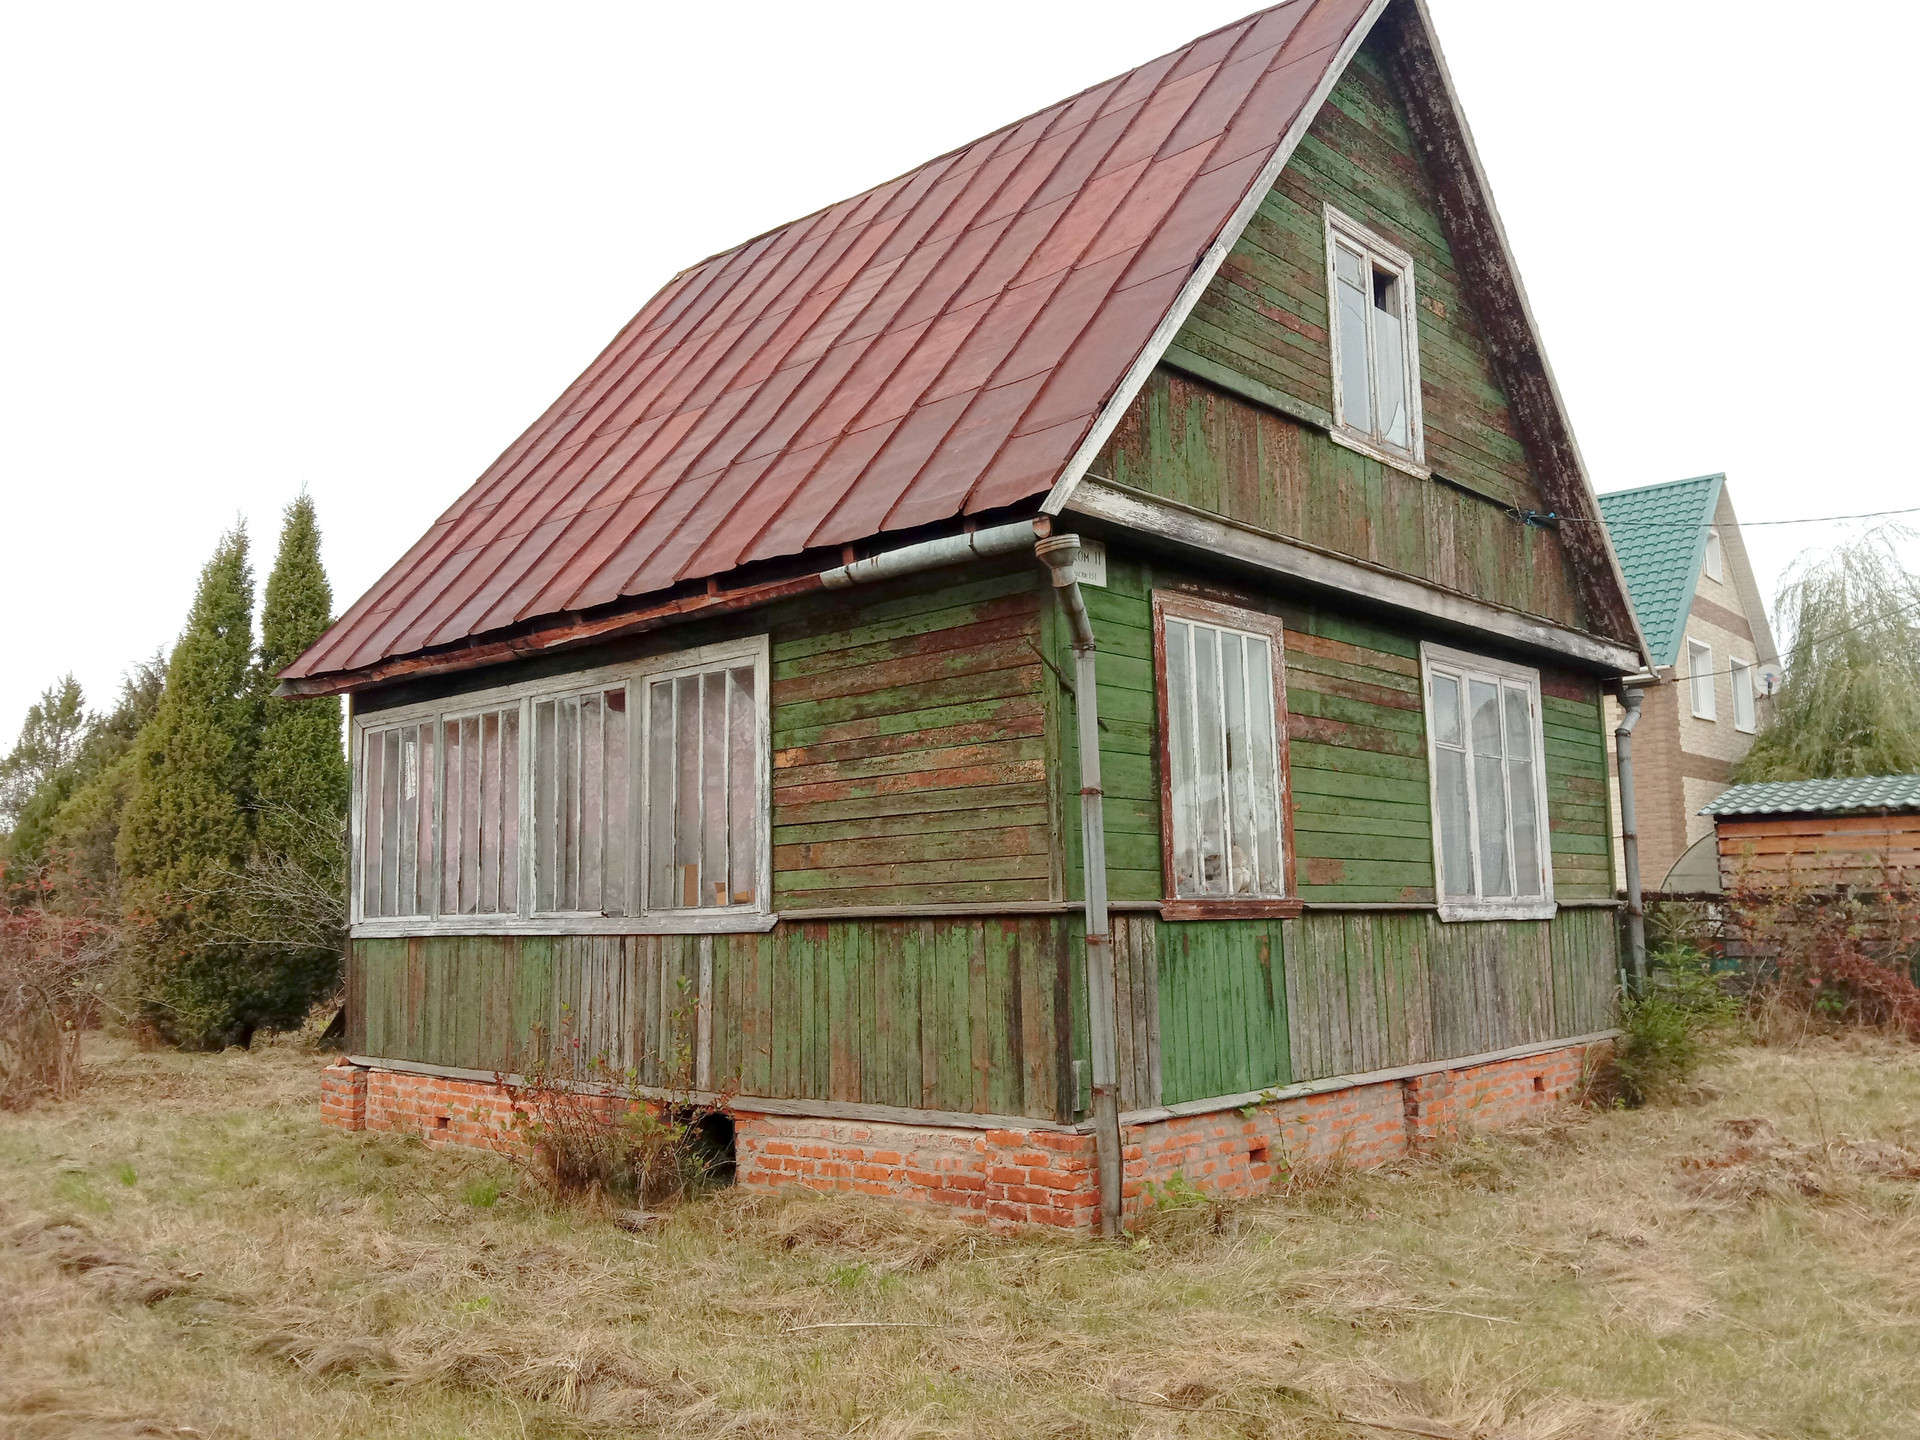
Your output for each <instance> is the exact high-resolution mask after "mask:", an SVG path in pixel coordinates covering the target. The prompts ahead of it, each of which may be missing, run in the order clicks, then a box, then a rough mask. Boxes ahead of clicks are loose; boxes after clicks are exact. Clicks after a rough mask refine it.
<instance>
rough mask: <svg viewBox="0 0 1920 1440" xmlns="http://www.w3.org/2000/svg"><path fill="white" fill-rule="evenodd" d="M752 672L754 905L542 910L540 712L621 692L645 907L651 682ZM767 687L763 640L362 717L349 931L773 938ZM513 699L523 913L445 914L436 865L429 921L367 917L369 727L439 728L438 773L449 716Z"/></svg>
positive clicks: (634, 861) (636, 894) (442, 797)
mask: <svg viewBox="0 0 1920 1440" xmlns="http://www.w3.org/2000/svg"><path fill="white" fill-rule="evenodd" d="M742 663H748V664H751V665H752V666H753V683H754V696H755V703H756V706H757V708H758V712H759V713H758V716H757V722H756V726H755V729H756V737H755V746H754V749H755V757H756V765H755V769H756V773H755V776H754V789H755V815H756V819H757V822H758V827H759V833H758V834H757V835H756V836H755V842H754V843H755V849H756V850H757V852H758V857H759V858H758V862H757V863H758V871H759V874H760V876H761V877H762V878H761V883H760V885H759V887H758V891H759V893H758V898H757V899H756V901H755V903H753V904H751V905H727V906H710V907H704V908H701V909H693V910H687V909H671V908H665V907H651V908H647V909H644V910H639V911H637V912H636V913H634V914H629V915H589V914H582V913H579V912H571V913H569V912H560V911H550V912H544V913H543V912H539V911H536V910H535V909H534V908H533V907H534V900H535V890H534V882H535V876H534V871H533V866H534V846H533V837H534V835H535V833H536V826H535V821H534V813H533V812H534V805H533V785H534V765H533V758H532V746H533V735H534V720H533V707H534V705H535V704H536V703H537V702H538V701H541V700H549V699H557V698H561V697H565V696H570V695H577V694H580V693H582V692H584V691H591V690H594V689H612V688H614V687H615V686H618V685H622V684H624V685H626V687H627V695H628V703H627V709H626V715H627V724H628V726H629V730H628V741H627V771H628V786H629V790H628V795H629V799H628V809H627V815H628V824H629V825H630V826H631V827H632V834H631V835H630V837H629V839H628V844H627V870H628V874H627V891H626V893H627V894H628V895H629V896H630V897H633V898H632V899H631V900H630V901H629V903H630V904H636V903H644V900H645V895H646V891H645V888H644V885H643V881H644V879H645V876H646V873H647V872H646V869H645V866H646V861H647V853H646V847H647V844H648V841H649V838H650V827H649V826H648V825H647V823H646V819H647V816H646V790H645V786H646V775H647V773H648V772H647V768H646V767H647V765H648V760H649V757H648V754H647V749H646V746H647V736H646V733H645V725H644V719H645V715H646V709H647V702H646V694H647V689H646V687H647V685H648V684H649V683H650V682H651V681H654V680H658V679H662V678H665V677H667V676H670V675H677V674H684V673H687V672H690V671H701V670H712V669H717V668H720V667H722V666H732V667H738V666H740V665H741V664H742ZM771 679H772V663H771V647H770V645H769V640H768V637H767V636H765V635H756V636H751V637H748V638H746V639H741V640H729V641H723V642H721V643H718V644H713V645H701V646H698V647H695V648H693V649H689V650H675V651H672V652H670V653H667V654H663V655H653V656H648V657H647V658H645V659H642V660H634V661H629V662H627V663H624V664H620V665H608V666H601V667H599V668H597V669H593V670H583V671H573V672H571V673H569V674H565V675H554V676H550V677H547V678H545V679H540V680H528V681H523V682H521V683H519V684H515V685H503V686H498V687H495V688H493V689H489V690H480V691H472V692H468V693H465V694H459V695H449V696H447V697H446V698H445V699H444V700H436V701H431V702H426V703H422V704H417V705H403V706H395V707H394V708H392V709H386V710H372V711H367V712H365V713H358V712H356V713H355V715H354V716H353V723H352V724H351V726H350V727H349V729H348V733H347V744H348V754H347V763H348V765H349V767H350V770H351V774H352V777H353V786H352V799H351V804H350V810H349V817H348V818H349V827H348V830H349V840H348V843H349V846H350V849H349V852H348V860H349V866H348V868H349V874H350V879H349V885H350V888H351V895H350V909H349V912H348V918H349V922H350V925H349V932H348V933H349V934H351V935H352V936H353V937H355V938H356V939H358V938H368V939H372V938H375V937H381V936H405V935H436V934H444V935H663V934H664V935H673V934H709V935H711V934H742V933H754V932H760V931H766V930H771V929H772V928H773V926H774V924H775V923H776V920H777V918H778V917H776V916H775V914H774V913H773V814H772V799H773V732H772V703H771V698H770V694H769V682H770V681H771ZM515 703H517V704H518V705H519V707H520V741H521V752H520V753H521V759H520V773H519V784H520V837H521V838H520V869H519V875H520V897H519V898H520V908H519V912H518V913H517V914H511V915H443V914H441V913H439V905H440V897H441V877H440V866H439V863H438V861H437V860H436V862H435V865H434V871H433V875H432V878H431V882H430V889H431V894H432V900H431V904H430V906H429V908H428V913H426V914H424V915H394V916H377V917H373V918H368V917H367V916H365V915H364V914H363V913H362V899H363V896H362V892H361V885H360V881H361V873H362V867H363V865H364V864H365V858H366V857H365V855H364V854H363V849H364V846H365V841H366V835H365V830H366V810H365V805H366V797H365V795H364V793H363V791H364V766H363V764H362V751H363V749H364V745H365V736H366V735H367V733H368V732H369V731H381V730H389V729H392V728H394V727H395V726H401V725H408V724H412V725H420V724H425V723H429V722H431V723H432V724H434V725H435V726H436V729H435V745H434V765H435V766H436V768H439V767H442V766H443V765H444V740H443V738H442V735H443V732H442V730H441V729H440V728H438V727H440V726H442V725H443V724H444V722H445V721H446V720H449V719H453V718H457V717H459V716H463V715H470V714H472V713H474V712H476V711H483V710H490V709H491V710H498V709H503V708H506V707H507V706H509V705H512V704H515ZM433 803H434V812H435V813H434V821H433V834H434V837H435V849H436V851H438V850H439V848H440V845H439V837H440V834H441V825H442V810H443V807H444V805H445V803H446V791H445V780H444V776H441V777H439V779H438V781H437V783H436V784H435V787H434V802H433Z"/></svg>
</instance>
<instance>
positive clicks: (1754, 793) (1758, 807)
mask: <svg viewBox="0 0 1920 1440" xmlns="http://www.w3.org/2000/svg"><path fill="white" fill-rule="evenodd" d="M1706 813H1707V819H1708V823H1709V824H1711V825H1713V826H1714V827H1715V832H1716V838H1717V842H1718V843H1717V845H1716V850H1717V854H1718V859H1719V869H1720V887H1721V888H1722V889H1726V890H1731V889H1734V888H1735V887H1736V886H1742V887H1747V888H1765V887H1770V886H1776V885H1778V886H1785V885H1794V886H1810V887H1813V888H1816V889H1825V888H1828V887H1830V886H1834V885H1851V886H1863V887H1867V888H1873V887H1876V886H1881V885H1885V884H1887V883H1888V882H1889V881H1890V880H1901V881H1903V882H1904V883H1905V884H1907V885H1920V775H1868V776H1862V777H1860V778H1857V779H1850V780H1778V781H1768V782H1764V783H1760V784H1753V785H1736V786H1734V787H1733V788H1732V789H1731V790H1728V791H1726V792H1724V793H1723V794H1721V795H1719V796H1718V797H1716V798H1715V799H1714V801H1713V802H1712V803H1711V804H1709V805H1708V806H1707V807H1706Z"/></svg>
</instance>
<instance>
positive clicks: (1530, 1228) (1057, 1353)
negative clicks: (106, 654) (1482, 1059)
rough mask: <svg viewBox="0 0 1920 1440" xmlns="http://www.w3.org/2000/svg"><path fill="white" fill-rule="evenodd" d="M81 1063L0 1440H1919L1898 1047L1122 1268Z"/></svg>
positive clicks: (33, 1157)
mask: <svg viewBox="0 0 1920 1440" xmlns="http://www.w3.org/2000/svg"><path fill="white" fill-rule="evenodd" d="M89 1061H90V1076H91V1083H90V1086H89V1088H88V1090H87V1091H86V1092H85V1094H84V1096H83V1097H82V1098H81V1099H79V1100H76V1101H73V1102H70V1103H66V1104H61V1105H49V1106H43V1107H41V1108H39V1109H37V1110H34V1111H31V1112H29V1113H27V1114H25V1115H0V1435H5V1436H9V1437H12V1436H18V1437H42V1436H68V1435H87V1436H93V1435H122V1434H124V1435H176V1434H177V1435H201V1436H207V1437H215V1436H261V1437H269V1436H302V1437H304V1436H340V1437H348V1436H351V1437H355V1440H374V1437H408V1440H429V1437H447V1440H452V1437H460V1436H464V1437H472V1440H482V1437H489V1440H490V1437H503V1440H520V1437H544V1436H576V1435H654V1434H658V1435H673V1436H683V1435H684V1436H707V1435H719V1434H729V1435H746V1436H796V1435H797V1436H811V1435H843V1436H852V1435H858V1436H862V1437H876V1440H879V1437H906V1436H916V1435H943V1436H944V1435H982V1436H986V1435H993V1436H1010V1437H1011V1436H1019V1437H1026V1436H1060V1437H1065V1436H1083V1435H1084V1436H1094V1435H1102V1436H1104V1435H1116V1436H1118V1435H1127V1436H1319V1437H1334V1436H1339V1437H1355V1440H1358V1437H1366V1440H1398V1437H1406V1436H1428V1437H1460V1436H1474V1437H1485V1440H1493V1437H1500V1440H1571V1437H1629V1436H1634V1437H1637V1436H1692V1437H1707V1436H1746V1435H1762V1436H1787V1435H1794V1436H1802V1435H1805V1436H1859V1437H1869V1436H1870V1437H1876V1440H1880V1437H1896V1436H1920V1049H1915V1048H1913V1047H1910V1046H1901V1045H1899V1044H1896V1043H1894V1042H1890V1041H1885V1040H1880V1039H1877V1038H1871V1037H1859V1038H1851V1039H1845V1040H1821V1039H1816V1040H1810V1041H1807V1042H1805V1043H1803V1044H1800V1045H1797V1046H1792V1047H1779V1048H1767V1049H1759V1048H1742V1049H1736V1050H1734V1051H1733V1052H1731V1053H1730V1054H1729V1055H1728V1056H1727V1057H1726V1058H1725V1059H1723V1060H1722V1061H1720V1062H1719V1063H1718V1064H1717V1065H1716V1066H1715V1068H1714V1069H1713V1071H1712V1072H1711V1075H1710V1080H1711V1083H1710V1084H1709V1085H1706V1086H1703V1087H1702V1093H1701V1094H1700V1095H1699V1096H1697V1097H1696V1098H1695V1100H1694V1101H1693V1103H1690V1104H1687V1105H1684V1106H1679V1107H1672V1108H1656V1109H1649V1110H1644V1111H1639V1112H1631V1113H1627V1112H1621V1113H1609V1114H1597V1115H1596V1114H1589V1113H1586V1112H1580V1111H1571V1110H1569V1111H1565V1112H1562V1113H1559V1114H1557V1115H1556V1116H1555V1117H1554V1118H1553V1119H1552V1120H1550V1121H1547V1122H1543V1123H1541V1124H1540V1125H1538V1126H1536V1127H1533V1128H1531V1129H1529V1130H1527V1131H1524V1132H1517V1133H1509V1134H1506V1135H1503V1136H1497V1137H1489V1138H1481V1139H1475V1140H1472V1141H1469V1142H1466V1143H1463V1144H1460V1145H1457V1146H1454V1147H1452V1148H1450V1149H1448V1150H1446V1151H1444V1152H1442V1153H1438V1154H1435V1155H1432V1156H1430V1157H1427V1158H1425V1159H1422V1160H1420V1161H1418V1162H1413V1163H1409V1164H1406V1165H1404V1166H1401V1167H1397V1168H1395V1169H1393V1170H1390V1171H1380V1172H1372V1173H1366V1174H1353V1173H1345V1172H1333V1173H1326V1174H1320V1175H1316V1176H1312V1177H1302V1179H1301V1180H1300V1182H1299V1183H1298V1184H1297V1185H1296V1187H1295V1188H1294V1189H1293V1190H1292V1191H1291V1192H1290V1193H1287V1194H1282V1195H1277V1196H1275V1197H1273V1198H1271V1199H1268V1200H1264V1201H1261V1202H1259V1203H1252V1204H1242V1205H1237V1206H1233V1207H1231V1208H1223V1209H1215V1208H1213V1207H1211V1206H1207V1205H1196V1206H1193V1207H1191V1208H1188V1209H1182V1210H1178V1211H1174V1212H1170V1213H1166V1214H1163V1215H1161V1216H1158V1217H1156V1218H1155V1219H1154V1220H1153V1221H1152V1222H1151V1223H1150V1224H1148V1225H1147V1226H1146V1227H1145V1229H1144V1231H1143V1232H1142V1233H1141V1234H1140V1235H1138V1236H1136V1237H1135V1239H1134V1240H1133V1242H1132V1243H1130V1244H1128V1245H1125V1246H1109V1245H1102V1244H1099V1243H1090V1242H1075V1241H1072V1240H1067V1239H1064V1238H1060V1237H1057V1236H1049V1235H1028V1236H1021V1237H1012V1238H1008V1237H1000V1236H994V1235H989V1234H986V1233H983V1232H981V1231H979V1230H977V1229H972V1228H969V1227H965V1226H961V1225H957V1224H953V1223H949V1222H947V1221H944V1220H937V1219H931V1218H928V1217H924V1216H919V1215H914V1214H911V1213H907V1212H903V1211H900V1210H897V1209H892V1208H886V1207H881V1206H876V1205H872V1204H865V1203H860V1204H856V1203H852V1202H849V1201H842V1200H837V1199H834V1200H820V1199H812V1198H785V1197H769V1196H764V1195H743V1194H739V1193H734V1192H724V1193H722V1194H720V1195H719V1196H717V1197H716V1198H714V1199H712V1200H709V1201H706V1202H703V1203H700V1204H697V1205H693V1206H690V1207H687V1208H686V1209H684V1210H682V1211H680V1212H678V1213H677V1214H676V1215H674V1216H673V1218H672V1219H671V1220H670V1221H669V1222H668V1223H667V1224H666V1225H665V1227H664V1228H662V1229H660V1230H658V1231H656V1232H654V1233H651V1234H648V1235H645V1236H641V1237H636V1236H633V1235H629V1234H627V1233H626V1232H624V1231H622V1230H620V1229H617V1228H615V1227H614V1226H613V1225H611V1224H609V1223H607V1222H606V1221H605V1220H604V1219H601V1218H599V1217H597V1216H595V1215H591V1214H583V1213H578V1212H569V1211H567V1210H563V1209H557V1208H555V1207H553V1206H552V1205H550V1204H549V1203H547V1202H546V1201H545V1200H543V1199H542V1198H540V1197H539V1196H538V1195H537V1194H535V1193H534V1192H532V1191H531V1190H529V1189H527V1188H526V1187H524V1186H523V1185H521V1184H520V1183H519V1181H518V1179H517V1177H516V1175H515V1173H514V1172H513V1170H512V1169H511V1168H510V1166H509V1165H508V1164H507V1163H506V1162H505V1161H503V1160H501V1159H499V1158H497V1157H492V1156H488V1155H484V1154H476V1153H472V1152H464V1151H455V1150H440V1151H430V1150H427V1149H425V1148H424V1147H423V1146H421V1145H420V1143H419V1142H417V1141H415V1140H410V1139H400V1138H396V1137H393V1136H375V1135H357V1136H349V1135H337V1134H333V1133H329V1132H324V1131H322V1130H321V1129H320V1126H319V1122H318V1104H317V1097H318V1087H319V1070H320V1067H321V1065H322V1064H323V1063H324V1057H322V1056H319V1055H316V1054H315V1053H314V1052H313V1051H312V1050H311V1049H308V1048H304V1047H303V1046H301V1045H299V1044H296V1043H294V1042H292V1041H286V1042H280V1043H277V1044H273V1045H268V1046H264V1047H262V1048H260V1049H258V1050H256V1051H254V1052H253V1053H250V1054H242V1053H238V1052H233V1053H229V1054H225V1055H211V1056H183V1055H174V1054H167V1053H142V1052H138V1051H134V1050H132V1049H129V1048H126V1047H124V1046H121V1045H118V1044H117V1043H116V1042H114V1041H111V1040H96V1041H94V1042H93V1044H92V1048H91V1050H90V1052H89ZM1756 1121H1761V1122H1765V1123H1755V1122H1756Z"/></svg>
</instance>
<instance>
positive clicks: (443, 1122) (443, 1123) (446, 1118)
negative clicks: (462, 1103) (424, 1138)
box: [433, 1115, 453, 1135]
mask: <svg viewBox="0 0 1920 1440" xmlns="http://www.w3.org/2000/svg"><path fill="white" fill-rule="evenodd" d="M452 1123H453V1117H452V1116H451V1115H436V1116H434V1117H433V1129H434V1133H435V1134H436V1135H444V1134H445V1133H446V1131H447V1126H449V1125H451V1124H452Z"/></svg>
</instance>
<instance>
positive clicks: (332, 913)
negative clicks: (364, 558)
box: [248, 495, 347, 1014]
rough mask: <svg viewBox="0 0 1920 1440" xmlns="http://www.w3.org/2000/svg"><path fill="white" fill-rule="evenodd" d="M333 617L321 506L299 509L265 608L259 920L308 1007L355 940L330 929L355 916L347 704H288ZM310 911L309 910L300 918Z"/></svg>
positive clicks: (289, 986) (296, 505) (283, 974)
mask: <svg viewBox="0 0 1920 1440" xmlns="http://www.w3.org/2000/svg"><path fill="white" fill-rule="evenodd" d="M332 619H333V590H332V588H331V587H330V586H329V585H328V584H327V574H326V571H325V570H324V569H323V568H322V567H321V564H320V526H319V522H318V519H317V518H316V516H315V514H314V508H313V501H312V500H310V499H308V498H307V497H306V496H305V495H302V496H301V497H300V498H299V499H297V500H295V501H294V502H293V504H291V505H289V506H288V507H287V511H286V519H285V523H284V525H283V526H282V528H281V531H280V550H279V554H278V555H277V556H276V557H275V559H274V563H273V571H272V573H271V574H270V575H268V577H267V588H266V596H265V600H264V603H263V605H262V607H261V614H260V664H259V671H258V685H259V688H260V691H261V693H262V694H263V696H265V698H264V699H263V700H262V702H261V703H262V723H261V730H260V745H259V751H258V755H257V758H256V761H255V765H254V785H253V790H254V803H255V805H256V807H257V810H256V824H255V852H254V862H253V866H252V870H251V872H250V875H251V881H252V883H251V884H250V886H249V887H248V893H249V899H250V903H251V905H252V908H253V910H254V911H255V913H256V915H257V917H258V920H259V921H260V923H258V924H256V925H253V926H250V927H249V929H250V931H251V932H253V933H254V935H255V941H254V943H255V945H256V947H259V948H260V949H262V950H264V951H267V952H270V954H263V955H262V956H261V957H260V958H261V961H262V963H272V964H273V965H276V966H277V967H278V969H279V971H280V985H279V989H280V990H281V992H282V993H283V994H284V995H285V998H286V1004H287V1005H288V1006H289V1007H293V1006H297V1007H298V1008H299V1010H300V1012H301V1013H302V1014H304V1013H305V1010H306V1008H307V1007H308V1006H310V1005H311V1004H313V1003H314V1002H315V1001H317V1000H319V999H320V998H321V997H323V996H324V995H325V994H326V993H327V992H328V991H329V990H331V989H332V988H333V986H334V985H335V984H336V983H337V981H338V978H339V964H340V950H339V946H340V944H341V943H342V942H343V938H344V937H333V936H330V934H329V932H330V931H331V930H332V929H333V927H334V926H335V925H336V924H337V923H339V921H341V920H343V919H344V916H345V912H346V875H347V854H346V820H347V759H346V752H345V750H344V749H343V747H342V745H341V734H340V702H339V701H338V700H336V699H332V698H327V699H316V700H282V699H277V698H274V697H273V695H272V694H271V691H272V689H273V685H274V682H275V680H276V679H277V678H278V676H279V674H280V672H281V671H282V670H284V669H286V668H287V666H289V665H291V664H292V663H293V662H294V660H296V659H297V658H298V657H299V656H300V653H301V652H302V651H304V650H305V649H306V648H307V647H308V646H309V645H311V644H313V642H314V641H315V640H318V639H319V638H320V636H321V634H322V633H323V632H324V631H325V630H326V628H327V626H328V625H329V624H331V623H332ZM289 912H298V913H289Z"/></svg>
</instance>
